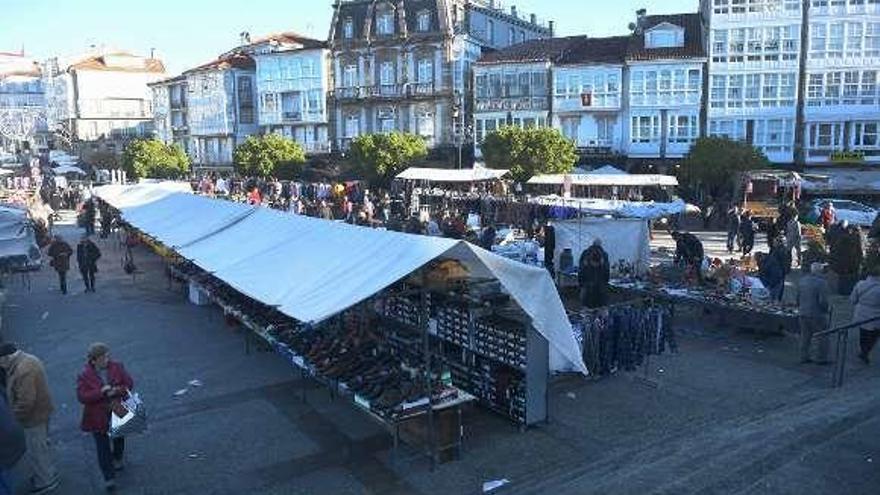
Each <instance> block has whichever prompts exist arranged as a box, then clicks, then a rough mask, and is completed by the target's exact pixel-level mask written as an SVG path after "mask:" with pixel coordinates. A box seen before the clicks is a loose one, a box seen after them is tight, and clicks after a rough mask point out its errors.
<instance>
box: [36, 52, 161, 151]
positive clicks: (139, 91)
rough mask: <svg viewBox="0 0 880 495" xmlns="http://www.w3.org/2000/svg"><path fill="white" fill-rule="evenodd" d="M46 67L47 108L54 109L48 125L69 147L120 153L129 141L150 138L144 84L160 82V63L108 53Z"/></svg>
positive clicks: (149, 95)
mask: <svg viewBox="0 0 880 495" xmlns="http://www.w3.org/2000/svg"><path fill="white" fill-rule="evenodd" d="M49 65H50V66H51V68H50V69H49V70H48V71H47V73H46V74H44V76H45V77H46V80H47V81H48V82H47V88H46V91H47V95H48V96H47V105H49V106H50V107H54V108H50V109H49V111H48V112H47V113H48V114H49V115H50V124H52V123H55V124H59V125H63V126H64V127H65V128H66V129H67V130H68V132H69V133H70V139H71V141H72V142H73V143H75V144H80V145H84V146H88V147H89V148H91V149H97V148H98V147H99V146H102V147H103V148H104V149H105V150H107V151H116V152H119V151H121V150H122V147H123V146H124V143H125V142H126V141H127V140H128V139H131V138H135V137H148V136H151V135H152V132H153V131H152V126H153V97H152V91H151V90H150V88H149V86H148V84H150V83H152V82H155V81H158V80H160V79H162V78H163V77H164V74H165V67H164V65H163V64H162V61H161V60H158V59H155V58H147V57H141V56H136V55H132V54H130V53H125V52H108V53H101V54H95V55H89V56H86V57H84V58H81V59H79V60H76V61H74V62H73V63H70V64H62V65H60V66H59V64H58V63H57V62H55V63H53V64H49ZM50 86H51V88H50ZM52 121H54V122H52Z"/></svg>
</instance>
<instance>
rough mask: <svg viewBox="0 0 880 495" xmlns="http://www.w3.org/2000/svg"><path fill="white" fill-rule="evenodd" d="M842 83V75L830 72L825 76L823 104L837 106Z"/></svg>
mask: <svg viewBox="0 0 880 495" xmlns="http://www.w3.org/2000/svg"><path fill="white" fill-rule="evenodd" d="M842 83H843V74H842V73H840V72H830V73H828V74H826V76H825V104H826V105H837V104H838V103H839V100H840V90H841V85H842Z"/></svg>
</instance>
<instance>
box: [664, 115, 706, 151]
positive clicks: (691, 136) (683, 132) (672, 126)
mask: <svg viewBox="0 0 880 495" xmlns="http://www.w3.org/2000/svg"><path fill="white" fill-rule="evenodd" d="M668 132H669V138H668V140H669V142H670V143H674V144H690V143H693V142H694V141H695V140H696V139H697V135H698V134H699V130H698V126H697V117H696V116H695V115H675V114H670V115H669V128H668Z"/></svg>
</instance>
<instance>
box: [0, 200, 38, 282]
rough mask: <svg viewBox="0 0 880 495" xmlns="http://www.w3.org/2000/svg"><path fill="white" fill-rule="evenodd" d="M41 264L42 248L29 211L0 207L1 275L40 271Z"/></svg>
mask: <svg viewBox="0 0 880 495" xmlns="http://www.w3.org/2000/svg"><path fill="white" fill-rule="evenodd" d="M41 264H42V259H41V255H40V248H39V246H38V245H37V238H36V232H35V230H34V224H33V221H32V220H31V218H30V216H29V215H28V211H27V210H25V209H23V208H14V207H9V206H0V273H2V274H4V275H5V274H10V273H19V272H29V271H33V270H39V268H40V266H41Z"/></svg>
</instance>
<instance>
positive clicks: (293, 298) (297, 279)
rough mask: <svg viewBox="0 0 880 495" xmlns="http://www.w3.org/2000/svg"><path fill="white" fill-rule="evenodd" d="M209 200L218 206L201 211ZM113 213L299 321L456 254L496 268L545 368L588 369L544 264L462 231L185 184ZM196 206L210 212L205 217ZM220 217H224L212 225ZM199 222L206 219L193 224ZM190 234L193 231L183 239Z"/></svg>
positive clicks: (473, 264) (479, 268)
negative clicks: (399, 226)
mask: <svg viewBox="0 0 880 495" xmlns="http://www.w3.org/2000/svg"><path fill="white" fill-rule="evenodd" d="M124 195H125V194H124V193H123V194H122V196H123V197H124ZM108 196H109V195H108ZM102 197H103V196H102ZM121 199H122V198H120V197H119V195H116V196H114V197H113V201H120V200H121ZM111 204H113V203H112V201H111ZM212 208H216V209H218V210H219V211H220V212H221V213H209V212H210V210H211V209H212ZM151 210H152V212H150V211H151ZM122 213H123V218H124V219H125V220H126V221H128V222H129V223H131V224H132V225H134V226H135V227H136V228H138V229H139V230H142V231H143V232H145V233H147V234H149V235H151V236H154V237H156V238H157V239H159V240H160V241H162V242H163V244H166V245H175V244H169V243H168V242H166V239H168V240H169V242H172V243H174V242H177V243H178V244H176V245H177V246H183V247H181V248H180V249H177V251H178V253H179V254H181V255H182V256H184V257H185V258H187V259H189V260H191V261H193V262H194V263H196V264H197V265H199V266H200V267H201V268H202V269H204V270H206V271H208V272H211V273H212V274H213V275H214V276H216V277H217V278H219V279H221V280H223V281H224V282H226V283H227V284H229V285H231V286H232V287H234V288H235V289H237V290H238V291H240V292H242V293H244V294H246V295H247V296H249V297H251V298H253V299H256V300H258V301H260V302H262V303H264V304H267V305H271V306H275V307H277V308H278V309H279V311H281V312H283V313H285V314H287V315H288V316H291V317H292V318H295V319H297V320H299V321H302V322H312V323H317V322H320V321H323V320H325V319H327V318H329V317H331V316H333V315H335V314H338V313H340V312H342V311H344V310H346V309H348V308H350V307H352V306H354V305H355V304H357V303H359V302H362V301H364V300H366V299H368V298H369V297H371V296H373V295H375V294H377V293H378V292H380V291H382V290H383V289H385V288H387V287H389V286H391V285H392V284H394V283H395V282H397V281H399V280H401V279H402V278H404V277H406V276H407V275H409V274H411V273H413V272H415V271H416V270H418V269H419V268H421V267H422V266H424V265H426V264H427V263H429V262H431V261H432V260H434V259H437V258H443V257H446V258H455V259H459V260H460V261H462V263H464V264H465V265H466V266H468V268H469V269H470V271H471V275H472V276H474V277H478V278H485V277H494V278H497V279H498V280H499V281H500V282H501V284H502V286H503V287H504V288H505V290H506V291H507V292H508V293H509V294H510V295H511V297H512V298H513V299H514V300H515V301H516V302H517V303H518V304H519V306H520V307H521V308H522V309H523V311H525V312H526V313H527V314H528V315H529V316H530V317H531V319H532V323H533V325H534V327H535V329H536V330H537V331H538V332H540V333H541V334H542V335H543V336H544V337H545V338H547V340H548V341H549V343H550V349H551V352H550V356H549V357H550V365H551V368H552V369H553V370H555V371H567V370H576V371H580V372H583V373H585V374H586V372H587V371H586V368H585V367H584V364H583V360H582V358H581V355H580V347H579V346H578V344H577V341H576V340H575V338H574V335H573V333H572V330H571V324H570V322H569V320H568V317H567V315H566V313H565V308H564V307H563V305H562V301H561V300H560V299H559V295H558V293H557V291H556V287H555V285H554V283H553V280H552V279H551V278H550V275H549V274H548V273H547V271H546V270H544V269H541V268H536V267H531V266H527V265H524V264H522V263H518V262H515V261H511V260H508V259H505V258H502V257H500V256H497V255H495V254H492V253H490V252H488V251H485V250H483V249H481V248H479V247H476V246H473V245H471V244H468V243H466V242H464V241H456V240H452V239H442V238H436V237H427V236H416V235H410V234H402V233H397V232H389V231H381V230H375V229H369V228H363V227H356V226H352V225H348V224H342V223H337V222H330V221H326V220H319V219H315V218H311V217H303V216H297V215H290V214H285V213H281V212H276V211H271V210H266V209H263V208H253V207H248V206H246V205H241V204H236V203H230V202H224V201H220V200H212V199H207V198H202V197H197V196H193V195H187V194H175V195H172V196H168V197H166V198H163V199H160V200H158V201H154V202H152V203H146V204H141V206H138V207H136V208H132V209H129V210H123V212H122ZM245 213H247V214H245ZM204 215H210V221H206V219H205V217H204ZM163 217H168V220H167V221H163V220H162V218H163ZM222 219H225V220H226V222H227V225H226V226H225V227H223V228H219V227H220V223H221V220H222ZM207 223H211V224H212V225H211V227H210V228H207V227H202V225H204V224H207ZM174 224H176V226H175V225H174ZM151 230H152V231H151ZM193 230H197V232H193ZM207 231H212V232H211V233H207ZM183 232H187V235H186V236H183V235H182V233H183ZM190 238H196V240H190V241H189V242H186V241H187V240H188V239H190Z"/></svg>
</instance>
